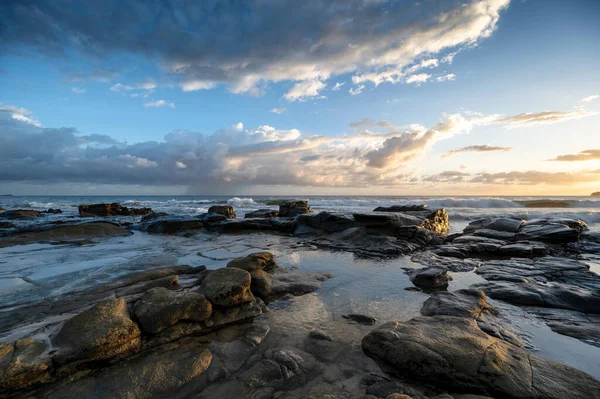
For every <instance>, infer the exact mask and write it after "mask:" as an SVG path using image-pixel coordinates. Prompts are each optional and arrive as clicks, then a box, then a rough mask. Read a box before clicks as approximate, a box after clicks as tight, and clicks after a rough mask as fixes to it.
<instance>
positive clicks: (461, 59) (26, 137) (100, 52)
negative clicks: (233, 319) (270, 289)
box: [0, 0, 600, 195]
mask: <svg viewBox="0 0 600 399" xmlns="http://www.w3.org/2000/svg"><path fill="white" fill-rule="evenodd" d="M49 4H50V5H49ZM150 4H151V5H150ZM181 4H184V3H181ZM181 4H179V2H177V1H173V2H170V1H169V2H167V1H165V2H156V3H148V2H146V3H143V2H140V3H136V2H131V3H128V7H129V9H128V7H121V6H119V3H118V2H110V1H109V2H106V3H103V4H100V5H99V4H98V3H92V2H83V3H81V2H79V3H78V5H73V3H71V2H69V1H57V2H54V3H47V2H35V1H32V2H26V3H24V2H14V3H13V2H11V1H8V2H5V3H3V4H2V5H1V6H0V9H2V11H3V12H2V14H1V15H2V17H1V18H2V19H1V20H0V23H1V24H0V50H1V54H2V55H1V56H0V71H1V72H0V102H1V104H0V111H4V112H3V113H2V112H0V117H3V119H2V120H1V121H0V144H2V143H3V142H4V144H5V145H4V147H5V152H4V153H2V150H0V155H2V158H4V160H0V189H1V190H2V191H10V192H14V193H17V194H18V193H24V194H35V193H40V194H44V193H67V194H80V193H81V194H85V193H89V192H93V193H99V194H101V193H104V192H106V193H110V194H114V193H123V194H134V193H156V194H187V193H195V194H203V193H207V194H208V193H211V194H212V193H221V192H223V193H233V194H244V193H267V194H270V193H279V194H284V193H290V194H296V193H319V194H348V193H357V194H430V193H431V194H438V195H444V194H454V195H455V194H481V195H487V194H490V195H491V194H532V195H533V194H573V195H576V194H581V195H586V194H589V191H590V190H593V191H596V190H595V189H596V188H597V189H599V190H600V185H599V184H600V183H599V184H596V182H597V181H600V179H599V178H600V151H599V153H598V154H597V155H596V153H595V152H592V153H584V154H583V155H582V156H579V157H571V158H569V159H573V160H570V161H549V159H554V158H556V157H558V156H560V155H577V154H580V153H582V152H583V151H590V150H596V149H600V134H599V132H598V128H597V126H598V125H599V124H598V122H599V121H600V116H599V115H598V112H599V111H600V99H598V98H597V97H595V96H597V95H598V94H600V72H599V69H598V68H597V65H599V64H600V50H599V49H600V27H599V24H598V23H597V21H598V19H599V17H600V2H598V1H583V0H575V1H568V2H565V1H558V0H550V1H548V0H544V1H542V0H529V1H518V0H517V1H515V0H513V1H508V0H472V1H463V2H440V1H425V2H419V3H415V2H403V3H402V5H401V6H400V5H399V3H398V2H387V1H381V2H368V1H360V0H356V1H351V2H335V1H333V2H324V3H317V2H313V3H310V2H309V3H308V5H307V6H305V7H299V6H298V5H294V6H292V3H289V2H287V3H286V2H273V3H272V4H271V5H270V7H268V8H264V7H261V6H260V5H259V4H258V3H256V2H254V1H245V2H237V3H235V5H234V3H231V4H230V5H229V6H224V5H223V4H224V3H221V4H219V3H215V4H210V2H206V3H205V4H204V5H203V6H202V7H200V8H199V9H189V8H186V7H185V6H183V5H181ZM263 4H264V3H263ZM336 7H337V8H336ZM288 15H294V17H293V18H291V17H288ZM290 18H291V19H290ZM86 21H88V23H86ZM449 21H450V22H449ZM198 26H202V27H201V28H198ZM450 58H451V60H450ZM386 76H387V78H386ZM386 79H387V80H388V81H385V80H386ZM336 84H338V85H340V84H341V86H340V87H339V90H334V88H335V87H336ZM353 94H354V95H353ZM582 100H585V101H582ZM274 111H277V112H274ZM522 114H528V115H529V116H527V117H524V118H523V117H521V118H517V116H519V115H522ZM15 115H17V116H16V117H15ZM21 116H22V117H21ZM358 121H363V123H359V124H357V123H356V122H358ZM240 123H241V124H240ZM61 128H68V129H63V130H62V131H60V132H59V129H61ZM91 135H102V136H103V137H104V138H103V139H101V140H99V141H95V140H96V139H92V138H90V137H91ZM165 135H169V136H168V137H167V138H166V137H165ZM105 136H106V137H105ZM60 140H63V141H64V142H60ZM47 141H50V142H52V144H51V145H45V144H44V143H46V142H47ZM36 142H37V143H40V147H39V148H36V149H35V151H33V150H30V152H31V153H29V152H28V149H27V148H28V145H30V144H28V143H36ZM149 142H155V143H153V144H149ZM457 149H464V150H462V151H457V152H456V153H454V155H452V156H447V157H444V158H441V156H442V155H444V154H446V153H447V152H449V151H452V150H457ZM21 170H26V171H28V172H27V173H25V172H21ZM50 171H52V173H50ZM75 171H76V172H75Z"/></svg>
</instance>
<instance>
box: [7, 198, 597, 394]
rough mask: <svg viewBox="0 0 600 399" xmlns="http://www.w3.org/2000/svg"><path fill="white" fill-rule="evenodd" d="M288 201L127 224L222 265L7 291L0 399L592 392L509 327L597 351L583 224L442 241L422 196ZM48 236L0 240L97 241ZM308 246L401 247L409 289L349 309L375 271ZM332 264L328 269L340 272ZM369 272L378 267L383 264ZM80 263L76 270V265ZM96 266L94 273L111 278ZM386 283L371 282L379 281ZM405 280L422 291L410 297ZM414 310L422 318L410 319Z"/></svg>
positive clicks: (482, 228)
mask: <svg viewBox="0 0 600 399" xmlns="http://www.w3.org/2000/svg"><path fill="white" fill-rule="evenodd" d="M292 202H293V201H292ZM295 207H298V208H299V209H298V210H295V211H290V212H292V213H294V212H297V214H294V215H291V216H290V215H288V216H282V217H278V216H275V215H273V214H268V215H267V214H265V215H263V216H262V217H258V215H257V216H252V217H249V218H244V219H229V218H227V216H225V215H223V214H220V213H207V214H203V215H200V216H197V217H194V218H189V219H186V218H177V217H172V216H168V215H162V214H149V215H147V216H146V217H145V218H144V220H142V221H141V222H140V223H138V224H136V225H134V226H133V227H132V228H135V229H139V230H142V231H147V232H152V233H157V234H173V235H174V236H170V237H162V238H161V236H156V235H152V236H150V235H144V236H145V237H150V238H151V240H152V241H150V242H151V243H152V244H151V245H154V243H156V242H158V240H166V242H168V243H169V244H168V245H167V246H165V247H164V248H166V251H173V250H177V251H179V253H181V251H182V249H181V248H182V247H183V248H187V247H188V245H189V246H190V247H192V246H194V245H197V244H196V243H199V242H202V243H203V244H202V245H204V247H203V249H201V250H200V252H198V250H199V249H196V250H195V251H194V252H193V254H196V253H197V254H198V255H197V257H203V259H205V260H206V259H211V265H215V264H216V265H218V267H219V268H218V269H216V270H207V269H206V268H204V267H191V266H168V267H158V268H155V269H151V268H153V267H156V266H148V268H149V270H143V267H142V269H135V268H133V269H127V267H128V266H127V265H126V264H123V265H122V266H121V267H122V268H123V274H126V273H131V274H127V275H120V276H118V277H116V278H115V279H114V280H110V281H109V282H108V283H102V284H99V285H96V286H93V288H87V289H86V290H84V291H81V292H76V291H75V292H68V291H67V292H64V293H60V294H58V291H57V294H56V295H55V296H54V297H44V296H42V297H41V300H39V301H37V302H36V301H31V299H28V298H27V297H26V296H24V297H23V298H21V299H17V298H18V295H14V294H12V295H11V296H6V298H10V301H9V302H6V303H7V306H5V307H0V310H1V312H0V334H3V335H2V336H3V337H4V339H5V341H6V342H4V343H1V344H0V397H18V396H25V397H40V398H42V397H57V398H60V397H65V398H66V397H164V396H170V397H175V398H185V397H198V398H222V397H257V398H263V397H264V398H298V399H300V398H302V399H305V398H308V397H314V398H345V399H347V398H363V397H364V398H373V397H375V398H388V397H390V398H398V397H400V398H404V397H412V398H422V399H427V398H437V399H458V398H463V399H466V398H486V397H488V398H489V397H515V398H517V397H519V398H520V397H531V398H542V397H548V398H559V397H561V398H570V397H573V398H574V397H582V398H588V397H589V398H592V397H596V396H597V395H598V394H599V391H598V389H599V388H598V384H599V382H598V381H597V380H595V379H594V378H592V377H590V376H589V375H587V374H585V373H583V372H581V371H578V370H576V369H574V368H571V367H568V366H565V365H562V364H559V363H556V362H553V361H550V360H547V359H544V358H542V357H540V356H537V355H536V354H534V353H531V352H530V351H532V350H535V348H534V347H533V346H532V344H531V336H530V335H529V333H528V331H527V330H525V331H523V330H522V325H521V324H520V322H515V323H513V322H511V321H510V320H511V317H512V316H513V315H514V314H515V313H514V312H516V310H515V309H518V311H519V312H522V314H527V315H531V317H532V318H533V320H535V321H536V322H542V323H540V324H542V325H543V327H544V328H546V326H547V327H549V329H548V328H546V329H547V331H548V332H550V333H551V334H554V336H557V337H560V336H559V335H558V334H562V335H566V336H569V337H572V338H574V340H572V341H574V342H580V345H585V346H586V347H589V348H593V349H595V348H596V347H600V342H599V341H598V339H597V337H598V336H599V335H600V330H599V326H600V313H599V312H598V310H597V309H599V308H600V307H599V303H598V297H600V296H599V294H598V293H600V285H599V280H598V279H599V277H598V275H597V274H596V273H595V272H593V271H591V270H590V264H592V265H595V262H596V258H595V256H596V255H595V254H596V252H597V253H599V254H600V250H596V248H600V239H597V237H596V233H593V232H588V231H586V226H585V224H584V223H582V222H580V221H576V220H568V219H552V220H548V219H543V220H529V221H524V220H521V219H519V218H488V219H484V220H481V221H476V222H473V223H471V224H470V225H469V226H468V227H467V228H466V229H465V230H464V232H463V233H462V234H452V235H449V236H448V235H446V233H447V214H445V211H443V210H433V211H432V210H429V209H428V208H427V207H423V206H391V207H383V208H381V209H376V210H374V212H362V213H356V214H354V215H352V214H347V213H341V212H321V213H305V212H306V211H307V209H302V208H310V207H308V203H299V204H297V206H292V207H291V208H295ZM233 212H235V211H234V210H233ZM284 214H285V211H284ZM357 215H358V217H357ZM51 217H52V216H47V215H46V216H44V215H41V216H39V218H40V220H41V219H43V218H51ZM15 223H17V224H19V223H22V222H19V221H16V222H15ZM102 223H105V222H100V223H89V225H102ZM107 224H108V225H110V226H112V227H107V229H113V227H115V228H118V229H120V230H117V229H114V230H115V231H121V232H124V234H123V237H125V236H126V235H130V232H129V231H128V230H126V229H123V228H122V227H121V226H119V225H118V224H116V223H107ZM86 225H87V224H86ZM72 226H74V225H73V224H72V223H69V224H65V225H59V226H58V227H60V228H71V227H72ZM151 226H154V227H151ZM55 228H57V226H56V225H53V226H47V227H44V228H43V229H39V228H38V229H37V230H36V231H23V230H22V229H20V230H19V229H17V230H18V231H17V232H16V233H13V232H9V233H8V235H7V237H5V238H3V239H2V240H7V241H9V240H14V239H15V237H21V239H23V238H22V237H25V236H19V234H38V233H40V234H41V233H44V234H46V235H45V236H44V235H40V236H37V238H30V239H29V240H30V241H26V240H23V242H24V243H36V242H44V241H47V242H54V241H57V242H62V243H67V242H71V241H73V239H74V237H75V238H76V239H80V238H82V239H87V238H94V239H96V238H100V237H102V235H100V234H97V235H93V234H87V233H86V234H80V235H77V234H73V231H71V230H69V231H68V232H65V233H64V237H68V240H67V239H66V238H64V239H63V240H64V241H61V240H56V239H52V240H51V239H45V240H40V239H39V237H48V236H50V237H54V238H56V237H58V236H59V235H60V233H59V232H60V230H55V231H54V232H52V233H47V232H49V231H51V230H52V229H55ZM251 232H258V233H259V234H257V235H256V237H257V238H256V239H254V245H253V246H249V245H247V243H248V241H249V239H248V237H249V236H247V234H248V233H251ZM260 232H266V233H269V234H271V235H269V234H260ZM125 233H126V235H125ZM273 233H275V234H273ZM3 234H4V233H3ZM142 234H143V233H139V232H137V233H136V234H135V236H134V237H132V238H128V240H129V239H135V238H136V237H138V238H139V235H142ZM106 236H110V234H106ZM115 236H116V237H119V235H118V234H115ZM224 237H227V238H226V239H224ZM277 237H282V238H277ZM221 240H222V241H221ZM2 242H3V241H0V247H1V246H2V245H3V244H2ZM108 242H109V241H108V240H107V243H108ZM219 242H226V244H221V245H219ZM257 243H258V244H257ZM274 243H278V244H276V245H274ZM281 243H285V245H282V244H281ZM11 245H12V244H11ZM83 245H93V244H88V243H87V241H86V243H85V244H83ZM318 248H327V249H333V250H334V251H330V252H329V253H337V251H348V252H352V253H353V254H354V256H355V258H354V262H352V263H351V264H352V265H359V264H360V262H362V261H364V262H371V263H372V264H378V263H379V262H382V265H383V264H385V265H387V264H388V263H393V262H394V260H392V259H390V256H397V255H399V254H406V253H412V254H413V257H412V261H413V262H415V263H414V264H410V261H409V260H408V258H404V259H405V260H404V261H402V263H399V264H398V265H400V267H398V266H397V265H396V266H394V268H396V269H399V274H400V275H402V276H403V277H402V278H403V279H404V280H402V279H401V280H400V281H403V282H404V283H402V285H401V286H399V287H394V288H393V289H391V288H390V287H388V286H387V285H386V287H387V288H386V289H385V292H384V291H381V292H379V286H371V287H369V288H367V289H368V290H370V291H368V292H369V296H368V299H367V300H366V303H358V302H359V301H361V300H363V301H364V299H362V298H364V293H361V295H363V296H361V297H360V298H361V299H357V300H354V296H353V295H354V294H356V292H354V291H352V290H353V289H356V287H357V286H358V287H360V288H359V289H361V290H364V289H365V288H363V287H361V286H360V284H361V280H362V279H365V280H367V277H370V276H365V275H361V274H360V273H357V271H356V270H348V272H349V273H350V275H351V276H352V285H349V284H350V283H349V282H348V281H347V280H345V281H343V282H342V283H338V282H337V281H336V280H337V279H334V280H331V282H327V283H325V285H323V283H324V282H326V281H327V280H329V279H330V278H332V277H333V275H332V274H331V273H329V272H326V271H321V270H332V269H329V266H330V263H329V262H331V259H334V258H331V257H327V258H326V259H328V260H329V261H325V259H323V260H322V259H321V258H320V257H322V256H323V254H324V253H326V252H327V251H322V250H318ZM272 249H273V250H275V252H270V251H271V250H272ZM277 251H283V252H284V253H285V254H286V255H285V260H284V261H283V263H282V264H283V265H284V266H285V267H282V266H280V265H279V264H278V263H279V262H281V259H282V258H279V253H280V252H277ZM296 251H298V252H300V251H302V253H303V254H310V253H313V254H314V262H315V265H316V266H314V267H313V268H312V269H310V270H312V271H310V272H306V271H303V270H301V269H302V264H301V263H298V260H297V258H296V253H295V252H296ZM273 253H278V258H277V259H279V261H276V258H275V256H274V255H273ZM231 254H236V255H235V256H231ZM103 255H105V256H111V254H110V253H106V254H103ZM162 256H167V255H166V254H165V255H162ZM303 256H306V255H303ZM180 259H184V258H180ZM185 259H186V261H187V260H188V259H189V257H187V258H185ZM198 259H200V258H198ZM157 264H158V263H157ZM298 264H300V268H299V269H296V268H297V265H298ZM171 265H172V263H171ZM209 267H211V266H209ZM212 267H213V268H214V267H215V266H212ZM348 267H350V266H348ZM355 267H356V266H355ZM423 267H424V268H423ZM134 270H135V271H137V272H135V273H132V271H134ZM333 270H334V271H335V274H336V275H338V273H337V272H338V271H340V270H342V269H339V268H338V269H333ZM370 270H372V273H377V274H383V275H385V276H388V274H389V273H391V272H392V271H393V268H392V269H390V268H385V267H382V268H381V270H379V269H377V268H373V269H370ZM403 271H406V274H403ZM88 273H89V271H88V270H87V269H86V267H82V269H81V271H80V274H81V275H85V274H88ZM102 273H103V271H100V272H95V273H92V274H91V275H90V276H89V278H90V279H94V278H98V279H100V280H101V281H105V280H102V279H103V278H104V277H103V274H102ZM417 276H418V277H417ZM461 276H466V277H461ZM69 278H71V275H69ZM345 278H346V279H348V276H346V277H345ZM385 278H386V277H384V278H381V277H379V280H376V281H379V284H383V285H385V284H387V282H386V281H385ZM409 278H411V280H412V283H413V284H415V285H417V286H419V287H421V288H420V289H416V287H412V288H413V289H415V290H414V291H406V289H408V288H411V281H409ZM67 280H68V279H66V278H65V281H67ZM457 280H458V281H457ZM23 281H24V282H23V283H21V284H28V286H27V287H28V291H26V292H30V291H31V290H30V289H29V286H33V284H34V283H35V284H39V287H40V290H42V289H46V288H45V286H44V284H45V283H44V280H43V279H37V280H36V279H27V280H23ZM38 281H41V283H39V282H38ZM63 283H64V282H63ZM332 283H333V286H334V287H335V289H334V292H329V294H328V296H327V299H322V298H321V292H322V291H327V290H329V288H328V287H331V284H332ZM76 284H77V283H76V282H74V283H73V285H76ZM392 284H393V283H392ZM0 287H1V286H0ZM36 287H37V286H36ZM464 287H471V288H468V289H467V288H464ZM320 288H322V289H323V290H321V291H320V290H319V289H320ZM53 289H55V287H50V289H49V290H48V291H43V292H53V291H52V290H53ZM446 290H448V291H446ZM348 292H349V293H348ZM425 292H430V293H431V294H425ZM339 293H343V296H342V298H341V299H338V296H337V295H339ZM389 295H392V296H393V295H400V296H403V297H404V298H405V301H408V302H402V305H401V306H399V307H396V308H393V309H389V310H388V313H383V314H384V316H383V317H382V313H381V308H378V306H382V304H383V306H385V303H386V301H387V300H389V298H388V296H389ZM0 298H5V297H2V296H0ZM411 298H412V300H414V301H415V302H414V303H413V306H414V304H418V307H416V308H414V310H415V313H412V314H411V313H406V311H405V310H404V309H402V307H403V306H404V305H405V303H411V302H410V301H411ZM427 298H428V299H427ZM488 298H490V299H489V301H490V302H491V303H488ZM423 301H424V302H423ZM371 304H375V305H373V308H370V306H371ZM421 304H422V306H421ZM418 309H420V313H421V316H417V317H415V316H416V315H417V314H418ZM363 312H364V313H363ZM371 314H372V315H371ZM386 314H387V315H388V316H385V315H386ZM390 314H392V315H393V317H394V319H395V318H396V314H401V315H402V316H401V317H400V318H398V320H401V321H397V322H387V321H388V320H390V319H391V318H390V317H389V315H390ZM407 315H409V316H407ZM378 325H379V327H376V326H378ZM550 329H551V330H550ZM551 331H554V332H555V333H558V334H555V333H553V332H551ZM564 339H570V338H564ZM575 339H576V340H579V341H575ZM557 342H558V341H557ZM560 342H565V341H560ZM361 343H362V345H361ZM592 364H593V363H592ZM582 369H585V368H582ZM588 370H590V369H589V368H588ZM382 371H383V373H382ZM591 374H594V373H593V372H591ZM594 375H595V374H594Z"/></svg>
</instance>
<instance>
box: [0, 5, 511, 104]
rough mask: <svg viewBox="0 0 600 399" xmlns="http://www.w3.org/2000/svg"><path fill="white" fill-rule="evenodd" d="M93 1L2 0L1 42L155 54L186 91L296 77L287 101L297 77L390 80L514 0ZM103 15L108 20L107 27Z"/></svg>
mask: <svg viewBox="0 0 600 399" xmlns="http://www.w3.org/2000/svg"><path fill="white" fill-rule="evenodd" d="M97 3H98V4H94V7H88V8H85V7H72V6H70V3H69V1H67V0H56V1H52V2H36V1H32V2H2V3H1V5H0V7H1V9H0V12H1V13H2V15H3V16H4V18H3V22H4V24H3V28H2V35H1V36H0V51H1V52H2V53H6V52H8V51H9V50H10V51H12V52H13V53H15V52H16V53H18V54H23V55H26V54H28V53H30V49H32V48H35V49H38V50H39V51H41V52H44V53H45V54H48V55H50V56H54V57H56V56H60V57H63V58H65V59H67V60H68V59H71V58H73V59H75V57H76V59H77V60H87V61H89V62H90V64H98V63H102V62H104V60H107V61H106V62H109V61H110V60H115V59H120V58H122V56H124V55H127V56H128V57H138V58H139V59H145V60H147V61H148V62H152V63H156V66H157V67H158V68H159V70H160V71H162V74H164V75H166V76H167V77H170V78H173V79H174V80H176V81H178V82H179V85H180V86H181V88H182V89H183V90H185V91H192V90H206V89H211V88H214V87H216V86H218V85H226V86H227V87H228V88H229V90H230V91H232V92H234V93H253V94H257V93H260V92H261V90H262V88H263V87H264V85H267V84H269V83H271V82H283V81H293V82H296V84H299V85H301V86H300V87H299V88H298V89H295V90H294V91H293V92H292V93H288V94H289V95H288V96H286V98H288V97H289V99H290V100H292V101H293V100H294V99H299V98H301V97H302V96H297V95H295V94H294V93H295V92H296V91H297V90H300V88H301V87H305V86H306V85H311V84H312V85H315V84H317V83H315V82H320V84H323V85H324V84H325V83H326V82H327V80H328V79H330V78H332V77H334V76H339V75H343V74H347V73H352V74H354V76H355V77H356V78H357V79H359V80H361V81H360V82H358V84H361V83H362V84H364V82H367V81H370V82H372V83H374V84H379V83H382V82H392V83H395V82H399V81H401V77H402V76H404V74H405V70H412V69H411V68H414V67H416V66H418V67H419V68H432V67H436V66H437V65H439V61H438V60H437V58H433V57H436V55H438V54H439V55H440V56H442V55H444V54H445V55H444V57H443V58H442V62H449V61H448V60H449V57H450V58H451V57H452V56H453V55H452V54H455V53H456V52H458V51H460V49H461V48H464V47H468V46H472V45H474V44H476V43H478V42H479V41H481V40H482V39H484V38H487V37H489V36H490V35H491V34H492V33H493V32H494V30H495V29H496V26H497V23H498V21H499V19H500V13H501V12H502V11H503V10H504V9H505V8H506V7H507V6H508V4H509V0H465V1H461V2H454V1H452V2H442V1H436V0H423V1H421V2H420V6H419V7H415V6H414V4H409V3H406V2H388V1H372V0H331V1H326V2H315V3H314V4H311V6H310V7H307V6H306V4H304V3H303V2H264V1H260V0H247V1H244V2H226V3H220V2H213V1H208V2H198V3H193V4H192V3H189V2H179V1H173V2H150V3H148V2H146V1H142V0H137V1H135V0H132V1H127V2H119V1H116V0H107V1H103V2H97ZM115 15H118V16H119V18H118V21H116V22H115ZM107 21H113V22H114V23H112V24H110V28H108V29H107V25H106V23H107ZM265 27H268V29H265ZM365 27H368V28H367V29H365ZM154 32H160V35H156V34H154ZM434 60H435V61H434ZM422 64H423V65H422ZM104 72H108V71H104ZM411 74H412V73H411ZM84 75H85V74H79V75H76V74H71V76H70V79H72V81H75V79H84V78H86V76H84ZM88 75H89V74H88ZM105 75H107V74H105ZM407 76H408V75H407ZM88 77H89V76H88ZM114 77H115V74H114V73H113V74H111V76H110V77H108V78H107V79H109V80H110V79H114ZM300 91H302V90H300ZM317 91H318V90H317ZM313 96H316V94H313Z"/></svg>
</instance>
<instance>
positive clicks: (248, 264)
mask: <svg viewBox="0 0 600 399" xmlns="http://www.w3.org/2000/svg"><path fill="white" fill-rule="evenodd" d="M227 267H235V268H238V269H243V270H246V271H247V272H253V271H255V270H265V271H267V272H271V271H273V270H274V269H275V268H276V267H277V264H276V263H275V256H274V255H273V254H272V253H270V252H255V253H253V254H250V255H247V256H245V257H243V258H236V259H234V260H232V261H230V262H229V263H228V264H227Z"/></svg>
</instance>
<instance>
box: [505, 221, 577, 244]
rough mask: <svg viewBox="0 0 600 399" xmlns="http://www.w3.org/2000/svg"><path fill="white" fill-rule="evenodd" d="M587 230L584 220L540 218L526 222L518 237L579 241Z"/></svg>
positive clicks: (549, 240) (520, 238)
mask: <svg viewBox="0 0 600 399" xmlns="http://www.w3.org/2000/svg"><path fill="white" fill-rule="evenodd" d="M585 230H587V226H586V225H585V223H584V222H582V221H579V220H570V219H540V220H530V221H527V222H525V223H524V224H523V225H522V226H521V228H520V229H519V232H518V233H517V235H516V239H517V240H519V241H522V240H530V241H531V240H532V241H548V242H558V243H564V242H571V241H577V240H578V239H579V236H580V234H581V232H582V231H585Z"/></svg>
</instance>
